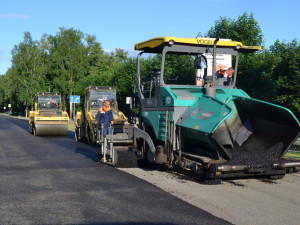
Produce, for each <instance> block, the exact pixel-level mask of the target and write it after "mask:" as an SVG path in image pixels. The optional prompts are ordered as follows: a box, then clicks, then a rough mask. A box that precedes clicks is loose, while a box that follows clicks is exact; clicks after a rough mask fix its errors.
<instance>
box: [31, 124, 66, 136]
mask: <svg viewBox="0 0 300 225" xmlns="http://www.w3.org/2000/svg"><path fill="white" fill-rule="evenodd" d="M35 129H36V131H35V132H36V135H37V136H66V135H67V133H68V124H37V125H36V126H35Z"/></svg>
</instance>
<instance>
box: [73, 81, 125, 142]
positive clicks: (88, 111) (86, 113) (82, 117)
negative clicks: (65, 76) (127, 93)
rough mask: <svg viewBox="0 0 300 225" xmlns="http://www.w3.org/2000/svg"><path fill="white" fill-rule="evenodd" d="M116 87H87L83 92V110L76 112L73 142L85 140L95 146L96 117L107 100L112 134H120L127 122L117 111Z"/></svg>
mask: <svg viewBox="0 0 300 225" xmlns="http://www.w3.org/2000/svg"><path fill="white" fill-rule="evenodd" d="M116 92H117V90H116V87H108V86H105V87H103V86H89V87H87V88H86V90H85V102H84V110H83V111H81V112H78V113H77V114H76V118H75V140H76V141H78V142H80V141H82V140H83V139H87V142H88V144H90V145H95V144H96V131H97V121H96V115H97V112H98V110H99V108H100V107H101V106H103V102H104V101H105V100H109V101H110V104H111V108H112V112H113V116H114V126H113V127H114V133H122V132H123V126H124V124H125V123H126V122H127V118H126V116H125V115H124V114H123V113H122V112H121V111H119V110H118V103H117V101H116V98H117V95H116Z"/></svg>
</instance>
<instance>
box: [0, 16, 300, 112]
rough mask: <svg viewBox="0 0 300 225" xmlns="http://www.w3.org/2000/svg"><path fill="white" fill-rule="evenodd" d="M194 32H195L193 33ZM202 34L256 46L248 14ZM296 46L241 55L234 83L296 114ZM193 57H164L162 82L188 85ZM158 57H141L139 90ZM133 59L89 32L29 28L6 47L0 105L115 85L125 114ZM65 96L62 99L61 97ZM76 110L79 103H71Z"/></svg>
mask: <svg viewBox="0 0 300 225" xmlns="http://www.w3.org/2000/svg"><path fill="white" fill-rule="evenodd" d="M199 35H200V34H199ZM205 36H208V37H220V38H229V39H232V40H235V41H241V42H242V43H243V44H244V45H261V44H262V43H263V42H262V39H263V35H262V31H261V29H260V27H259V25H258V23H257V21H256V20H255V19H254V16H253V14H250V15H248V14H247V13H244V14H243V15H242V16H240V17H238V18H237V19H229V18H226V17H220V19H219V20H217V21H216V22H215V25H214V26H213V27H212V28H211V29H210V30H209V31H208V32H207V33H206V35H205ZM299 53H300V47H299V43H298V42H297V40H294V41H292V42H290V43H285V42H280V41H276V42H275V43H274V45H272V46H271V47H270V48H269V49H264V50H262V51H260V52H257V53H252V54H248V55H241V56H240V60H239V70H238V79H237V85H238V87H239V88H241V89H244V90H245V91H246V92H247V93H248V94H250V96H252V97H254V98H257V99H262V100H267V101H270V102H274V103H277V104H280V105H283V106H286V107H288V108H290V109H292V110H293V111H294V112H295V113H297V114H298V116H300V114H299V112H300V102H299V101H300V99H299V96H300V93H299V91H300V83H299V81H300V74H299V73H300V72H299V66H300V65H299V63H300V58H299V57H300V54H299ZM193 60H194V59H193V57H190V56H181V55H167V57H166V62H165V71H164V72H165V82H166V83H170V84H193V83H194V68H193ZM160 65H161V56H160V55H155V56H153V55H152V56H149V57H147V58H144V57H142V58H141V67H140V73H141V78H142V81H141V82H142V83H143V84H144V87H145V90H147V89H150V82H149V81H151V79H152V76H153V73H152V70H153V69H159V68H160ZM135 72H136V60H135V59H134V58H131V57H128V53H127V52H126V51H125V50H123V49H115V51H113V52H110V53H106V52H104V51H103V49H102V47H101V44H100V43H99V42H97V41H96V37H95V36H93V35H88V34H84V33H82V32H81V31H79V30H76V29H73V28H70V29H66V28H60V29H59V31H58V32H57V33H56V34H55V35H47V34H44V35H43V36H42V37H41V40H39V41H36V40H32V37H31V35H30V33H29V32H26V33H24V40H23V41H22V42H21V43H20V44H18V45H16V46H15V47H14V49H13V50H12V67H11V68H10V69H9V70H8V71H7V72H6V74H5V75H3V76H0V106H2V107H3V106H4V105H5V106H7V104H9V103H11V104H12V106H13V110H14V111H17V112H19V111H24V110H25V109H26V108H30V106H32V103H33V96H34V94H35V93H37V92H50V91H58V92H61V93H62V94H63V95H66V96H69V95H70V94H75V95H80V96H81V107H82V106H83V102H84V93H85V89H86V87H88V86H90V85H93V86H116V87H117V90H118V91H117V93H118V101H119V108H120V110H122V111H124V112H125V113H128V112H129V108H128V106H127V105H126V104H125V98H126V97H127V96H132V94H133V90H134V84H135V82H136V80H135ZM67 100H68V98H67ZM76 107H77V110H79V107H80V105H77V106H76Z"/></svg>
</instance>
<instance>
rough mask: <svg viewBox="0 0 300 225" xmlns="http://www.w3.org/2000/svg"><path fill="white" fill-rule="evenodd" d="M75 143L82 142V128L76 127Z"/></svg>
mask: <svg viewBox="0 0 300 225" xmlns="http://www.w3.org/2000/svg"><path fill="white" fill-rule="evenodd" d="M75 141H76V142H80V141H81V137H80V128H77V127H75Z"/></svg>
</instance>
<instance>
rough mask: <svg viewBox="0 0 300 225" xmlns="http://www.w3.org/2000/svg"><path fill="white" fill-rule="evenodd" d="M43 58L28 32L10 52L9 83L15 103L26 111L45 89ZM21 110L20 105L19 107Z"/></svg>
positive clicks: (37, 44) (37, 45) (36, 43)
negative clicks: (39, 92) (38, 93)
mask: <svg viewBox="0 0 300 225" xmlns="http://www.w3.org/2000/svg"><path fill="white" fill-rule="evenodd" d="M44 60H45V58H44V57H43V55H42V54H41V51H40V48H39V43H38V42H37V41H33V40H32V37H31V34H30V33H29V32H25V33H24V40H23V42H21V43H20V44H19V45H15V47H14V49H13V50H12V68H11V71H10V74H11V75H10V76H8V77H9V78H10V81H13V83H14V84H15V85H14V88H15V93H16V97H17V101H18V102H19V103H21V104H23V106H25V108H26V110H27V109H28V107H29V106H32V105H33V97H34V95H35V94H36V92H38V91H42V90H43V89H44V87H45V78H46V77H45V70H44V65H45V61H44ZM19 107H21V108H22V105H19Z"/></svg>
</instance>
